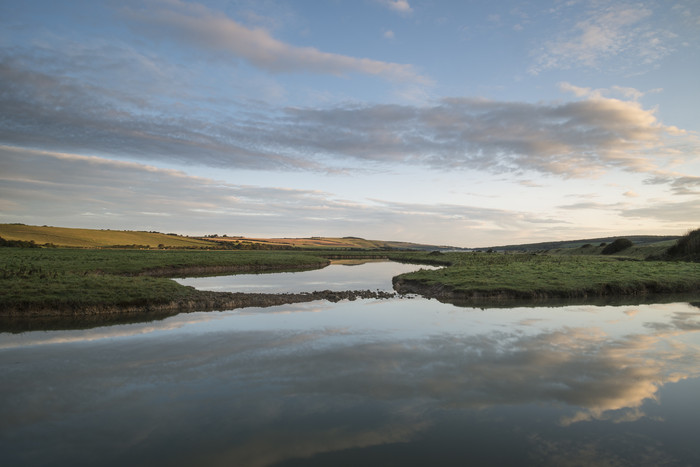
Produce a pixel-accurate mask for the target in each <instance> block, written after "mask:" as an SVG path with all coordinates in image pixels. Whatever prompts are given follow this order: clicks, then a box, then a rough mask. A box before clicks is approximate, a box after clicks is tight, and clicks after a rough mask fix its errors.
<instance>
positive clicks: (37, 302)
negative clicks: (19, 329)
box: [0, 248, 328, 315]
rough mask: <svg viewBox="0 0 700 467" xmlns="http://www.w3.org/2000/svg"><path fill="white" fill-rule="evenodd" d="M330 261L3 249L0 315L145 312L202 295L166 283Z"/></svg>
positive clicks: (284, 255)
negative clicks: (118, 309)
mask: <svg viewBox="0 0 700 467" xmlns="http://www.w3.org/2000/svg"><path fill="white" fill-rule="evenodd" d="M326 264H328V260H327V259H324V258H321V257H318V256H314V255H310V254H307V253H298V252H287V251H255V252H247V251H245V252H237V251H207V250H118V249H105V250H98V249H62V248H61V249H57V248H2V249H0V314H5V315H7V314H16V313H21V312H27V311H41V310H48V309H52V308H55V309H60V310H65V311H66V312H68V311H70V312H79V311H80V310H88V311H90V310H92V311H94V307H146V308H148V307H149V306H151V307H152V306H155V305H162V304H167V303H169V302H173V301H182V300H187V299H192V300H196V299H197V298H198V297H199V296H200V294H198V293H197V291H195V290H194V289H192V288H189V287H184V286H181V285H179V284H177V283H176V282H174V281H172V280H170V279H167V278H166V276H171V277H176V276H178V275H180V276H182V275H184V274H188V275H196V274H214V273H226V272H228V273H233V272H256V271H274V270H295V269H303V268H318V267H322V266H324V265H326Z"/></svg>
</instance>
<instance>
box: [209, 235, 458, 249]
mask: <svg viewBox="0 0 700 467" xmlns="http://www.w3.org/2000/svg"><path fill="white" fill-rule="evenodd" d="M199 238H204V239H207V240H209V241H216V242H221V243H229V244H231V243H234V244H235V243H243V244H245V243H253V244H259V245H262V246H267V247H270V248H308V249H360V250H387V249H401V250H426V251H432V250H440V249H454V247H449V246H437V245H425V244H420V243H410V242H394V241H385V240H366V239H364V238H360V237H308V238H256V237H218V236H217V237H211V236H210V237H199Z"/></svg>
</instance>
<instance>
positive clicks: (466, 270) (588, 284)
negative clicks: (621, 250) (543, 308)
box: [399, 253, 700, 298]
mask: <svg viewBox="0 0 700 467" xmlns="http://www.w3.org/2000/svg"><path fill="white" fill-rule="evenodd" d="M445 256H447V257H448V258H449V259H450V260H451V263H452V264H451V265H450V266H449V267H446V268H443V269H440V270H435V271H427V270H422V271H417V272H413V273H408V274H403V275H401V276H399V278H400V279H401V280H403V281H409V282H411V283H414V284H417V285H419V286H421V287H423V288H431V287H432V288H441V289H443V290H445V289H447V291H449V292H451V293H455V294H461V295H465V296H471V295H484V296H488V295H493V296H496V295H499V294H501V295H507V296H513V297H523V298H525V297H538V296H551V297H581V296H600V295H615V294H642V293H649V292H688V291H697V290H700V268H698V267H697V264H693V263H683V262H666V261H635V260H624V261H623V260H620V259H619V258H614V257H600V256H573V255H569V256H563V255H560V256H556V255H533V254H509V255H503V254H487V253H478V254H474V253H472V254H449V255H445Z"/></svg>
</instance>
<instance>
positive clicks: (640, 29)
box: [530, 2, 674, 74]
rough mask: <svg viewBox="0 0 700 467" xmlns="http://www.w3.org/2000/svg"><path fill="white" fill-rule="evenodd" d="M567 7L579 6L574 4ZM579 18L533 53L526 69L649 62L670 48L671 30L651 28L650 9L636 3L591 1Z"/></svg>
mask: <svg viewBox="0 0 700 467" xmlns="http://www.w3.org/2000/svg"><path fill="white" fill-rule="evenodd" d="M566 5H567V6H565V8H566V7H568V6H569V5H571V7H572V8H579V7H580V5H576V4H575V3H571V4H566ZM587 8H588V11H587V12H586V13H585V16H584V18H583V19H581V20H579V21H577V22H575V23H574V24H573V25H572V27H571V28H570V29H568V30H565V31H561V32H560V33H559V34H558V36H556V37H555V38H554V39H552V40H550V41H547V42H546V43H545V44H544V45H543V46H542V47H541V48H540V49H539V50H537V51H536V52H535V63H534V65H533V66H532V67H531V68H530V72H531V73H533V74H538V73H540V72H542V71H546V70H549V69H569V68H576V67H588V68H597V67H600V66H602V65H603V64H604V63H605V64H610V62H609V60H611V59H615V60H616V63H614V64H612V66H615V67H618V68H620V67H624V66H626V65H634V66H638V65H640V64H641V65H651V64H653V63H656V62H657V61H658V60H659V59H661V58H663V57H664V56H666V55H668V54H669V53H670V52H671V51H672V46H671V45H670V40H671V39H673V38H674V34H673V33H672V32H669V31H666V30H663V29H659V28H654V27H652V26H651V22H650V21H649V19H650V18H651V17H652V16H653V15H654V12H653V11H652V10H651V9H650V8H648V7H646V6H641V5H637V4H628V3H618V2H611V3H608V2H602V3H600V2H592V3H591V4H590V5H589V6H588V7H587Z"/></svg>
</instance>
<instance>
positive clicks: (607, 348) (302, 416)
mask: <svg viewBox="0 0 700 467" xmlns="http://www.w3.org/2000/svg"><path fill="white" fill-rule="evenodd" d="M358 271H361V270H358ZM699 313H700V310H699V309H698V308H696V307H693V306H691V305H688V304H686V303H675V304H659V305H638V306H621V307H612V306H609V307H595V306H571V307H561V308H513V309H485V310H481V309H470V308H457V307H453V306H451V305H445V304H441V303H439V302H437V301H434V300H424V299H411V300H408V299H403V300H399V299H396V300H358V301H355V302H341V303H338V304H331V303H327V302H314V303H305V304H295V305H288V306H280V307H272V308H250V309H244V310H234V311H225V312H214V313H190V314H181V315H178V316H175V317H172V318H169V319H166V320H164V321H162V322H153V323H147V324H130V325H123V326H114V327H108V328H97V329H92V330H85V331H52V332H32V333H26V334H22V335H0V365H1V368H2V372H3V378H2V382H1V383H0V384H1V386H0V387H1V388H2V390H1V395H2V398H1V399H0V414H1V415H2V417H0V452H2V453H3V455H2V456H3V458H4V459H6V460H8V461H9V463H3V464H4V465H20V464H25V465H30V464H51V463H55V464H67V463H69V462H70V463H77V464H83V465H86V464H100V465H107V464H111V465H123V464H125V463H128V464H136V465H146V464H148V465H192V464H205V465H270V464H274V463H276V462H283V461H286V462H288V463H291V464H294V462H293V460H294V459H300V460H302V461H303V463H313V462H316V463H317V464H318V465H337V464H339V463H344V464H345V465H357V464H365V465H366V464H374V465H386V463H387V459H389V460H391V461H392V462H395V463H397V464H402V465H410V464H414V465H417V464H421V465H425V464H436V463H438V464H453V465H465V464H479V463H481V464H484V463H487V464H500V465H509V464H510V465H527V464H530V465H596V464H598V465H659V464H667V465H699V464H700V449H699V448H698V447H697V446H696V439H695V438H696V437H697V433H698V430H699V429H700V363H699V362H700V358H699V357H700V335H699V333H698V330H700V315H699Z"/></svg>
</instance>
